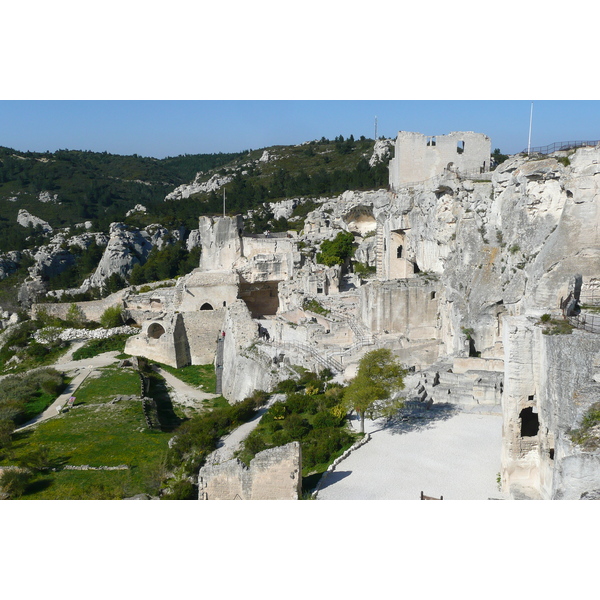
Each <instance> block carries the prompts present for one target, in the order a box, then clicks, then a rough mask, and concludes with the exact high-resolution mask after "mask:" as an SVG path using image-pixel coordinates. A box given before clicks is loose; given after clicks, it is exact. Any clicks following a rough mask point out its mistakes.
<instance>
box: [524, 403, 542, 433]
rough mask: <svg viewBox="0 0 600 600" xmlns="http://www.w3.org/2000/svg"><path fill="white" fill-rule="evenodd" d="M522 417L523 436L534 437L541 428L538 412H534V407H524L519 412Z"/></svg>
mask: <svg viewBox="0 0 600 600" xmlns="http://www.w3.org/2000/svg"><path fill="white" fill-rule="evenodd" d="M519 419H521V437H534V436H536V435H537V434H538V431H539V429H540V420H539V418H538V415H537V413H534V412H533V407H532V406H529V407H527V408H524V409H523V410H522V411H521V412H520V413H519Z"/></svg>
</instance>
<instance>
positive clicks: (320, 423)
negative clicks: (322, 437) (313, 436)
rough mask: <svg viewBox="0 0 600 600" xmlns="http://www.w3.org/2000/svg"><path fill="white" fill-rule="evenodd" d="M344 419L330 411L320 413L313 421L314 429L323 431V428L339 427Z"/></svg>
mask: <svg viewBox="0 0 600 600" xmlns="http://www.w3.org/2000/svg"><path fill="white" fill-rule="evenodd" d="M341 421H342V419H340V418H339V417H336V416H334V415H333V414H332V413H331V412H330V411H328V410H322V411H319V412H318V413H317V414H316V415H315V418H314V419H313V427H314V428H315V429H321V428H323V427H338V426H339V425H340V423H341Z"/></svg>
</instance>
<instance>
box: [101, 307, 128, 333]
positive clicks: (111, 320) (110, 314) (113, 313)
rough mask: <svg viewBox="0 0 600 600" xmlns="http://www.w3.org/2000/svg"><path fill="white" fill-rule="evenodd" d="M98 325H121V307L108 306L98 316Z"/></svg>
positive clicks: (106, 327)
mask: <svg viewBox="0 0 600 600" xmlns="http://www.w3.org/2000/svg"><path fill="white" fill-rule="evenodd" d="M100 325H102V327H104V328H105V329H111V328H112V327H120V326H121V325H123V309H122V308H121V307H120V306H119V305H116V306H109V307H108V308H107V309H106V310H105V311H104V312H103V313H102V316H101V317H100Z"/></svg>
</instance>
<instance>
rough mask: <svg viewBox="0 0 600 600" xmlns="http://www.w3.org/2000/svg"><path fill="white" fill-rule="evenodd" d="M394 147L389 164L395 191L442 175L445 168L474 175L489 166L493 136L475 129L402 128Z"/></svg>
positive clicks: (482, 171)
mask: <svg viewBox="0 0 600 600" xmlns="http://www.w3.org/2000/svg"><path fill="white" fill-rule="evenodd" d="M394 150H395V154H394V158H392V159H391V160H390V165H389V168H390V188H391V189H392V190H394V191H397V190H399V189H400V188H401V187H402V186H403V185H406V184H407V183H414V182H421V181H426V180H427V179H431V178H432V177H435V176H436V175H441V174H442V173H443V172H444V170H448V171H455V172H457V173H466V174H471V175H473V174H475V173H484V172H486V171H489V169H490V153H491V141H490V138H489V137H488V136H487V135H484V134H482V133H473V132H472V131H455V132H452V133H449V134H448V135H433V136H427V135H423V134H421V133H414V132H411V131H399V132H398V137H397V138H396V143H395V146H394Z"/></svg>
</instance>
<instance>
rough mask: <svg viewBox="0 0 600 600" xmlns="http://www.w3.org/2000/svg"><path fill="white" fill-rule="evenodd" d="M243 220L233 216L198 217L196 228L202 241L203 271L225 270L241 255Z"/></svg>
mask: <svg viewBox="0 0 600 600" xmlns="http://www.w3.org/2000/svg"><path fill="white" fill-rule="evenodd" d="M243 227H244V221H243V219H242V216H241V215H236V216H235V217H217V218H213V217H200V218H199V222H198V230H199V234H200V240H201V243H202V254H201V255H200V268H201V269H202V270H203V271H226V270H230V269H231V268H232V267H233V264H234V263H235V261H236V260H237V259H238V258H239V257H240V256H242V237H241V236H242V232H243Z"/></svg>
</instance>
